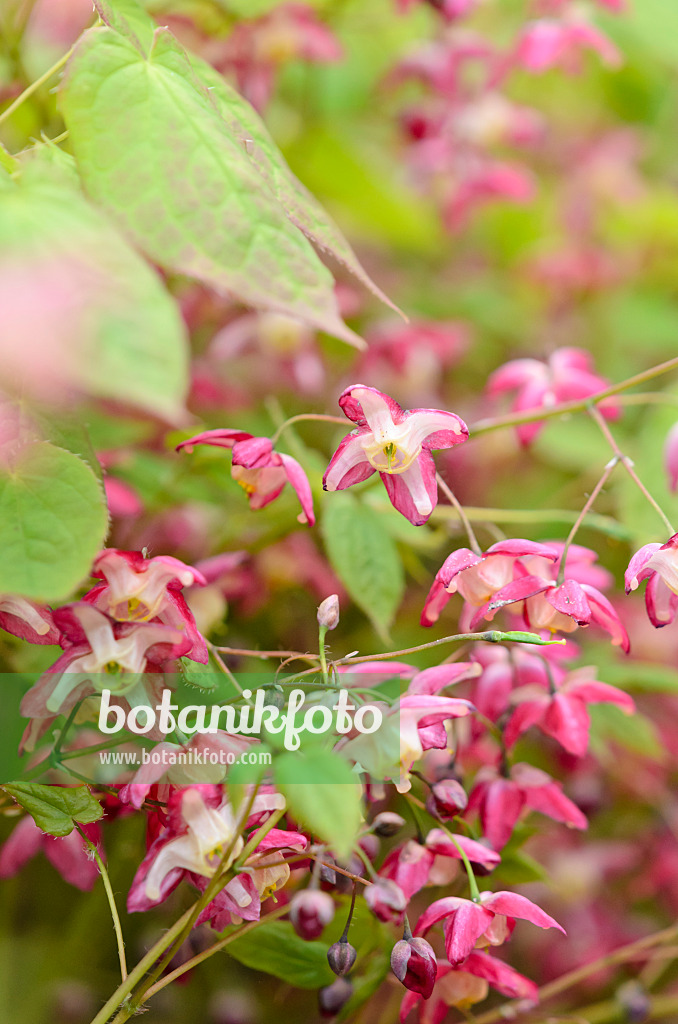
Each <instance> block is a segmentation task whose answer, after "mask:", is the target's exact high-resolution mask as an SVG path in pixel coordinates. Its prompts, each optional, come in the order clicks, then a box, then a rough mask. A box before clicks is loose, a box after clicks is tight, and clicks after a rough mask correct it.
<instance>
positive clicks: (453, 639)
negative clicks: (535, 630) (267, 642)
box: [334, 629, 524, 665]
mask: <svg viewBox="0 0 678 1024" xmlns="http://www.w3.org/2000/svg"><path fill="white" fill-rule="evenodd" d="M503 636H505V634H504V633H502V632H501V630H498V629H489V630H486V631H485V632H484V633H455V634H453V635H452V636H443V637H440V639H439V640H430V641H429V642H428V643H427V644H418V645H417V646H416V647H404V648H403V649H402V650H401V651H386V652H384V653H383V654H364V655H360V656H356V657H354V656H351V657H349V658H339V660H338V661H335V662H334V664H335V665H357V664H360V663H362V662H363V661H383V660H384V659H385V658H399V657H400V656H401V655H403V654H416V653H417V651H426V650H428V649H429V648H430V647H440V645H441V644H449V643H457V642H458V643H461V642H462V641H465V640H472V641H475V640H479V641H480V640H482V641H485V642H486V643H490V644H496V643H500V642H501V638H502V637H503ZM507 642H508V641H507ZM521 642H524V641H521Z"/></svg>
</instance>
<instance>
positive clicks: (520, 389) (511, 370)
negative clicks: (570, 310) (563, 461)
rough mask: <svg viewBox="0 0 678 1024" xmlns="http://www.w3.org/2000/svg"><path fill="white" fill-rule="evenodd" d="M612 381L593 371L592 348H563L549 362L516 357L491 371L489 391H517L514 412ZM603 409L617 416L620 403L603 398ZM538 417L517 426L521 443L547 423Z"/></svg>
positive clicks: (590, 392) (594, 390) (596, 389)
mask: <svg viewBox="0 0 678 1024" xmlns="http://www.w3.org/2000/svg"><path fill="white" fill-rule="evenodd" d="M608 384H609V381H607V380H605V378H604V377H599V376H598V375H597V374H596V373H594V371H593V361H592V359H591V356H590V354H589V353H588V352H585V351H584V350H583V349H580V348H559V349H556V351H555V352H554V353H553V355H551V356H550V357H549V359H548V360H547V362H541V360H539V359H513V360H511V361H510V362H508V363H505V364H504V365H503V366H500V367H499V369H498V370H495V372H494V373H493V374H491V376H490V379H489V381H488V384H487V393H488V394H489V395H491V396H494V395H499V394H503V393H504V392H505V391H516V392H517V394H516V397H515V399H514V401H513V404H512V406H511V411H512V412H529V411H530V410H532V409H540V408H548V407H549V406H552V405H557V404H559V403H560V402H570V401H575V400H577V399H581V398H588V397H589V396H590V395H595V394H597V393H598V392H599V391H602V390H603V389H604V388H606V387H607V386H608ZM599 409H600V411H601V413H602V414H603V416H605V417H606V419H615V418H616V417H617V416H618V415H619V411H620V407H619V404H618V403H617V402H615V401H614V400H607V401H605V402H601V403H600V405H599ZM543 425H544V424H543V422H540V421H539V420H535V421H534V422H532V423H523V424H521V425H520V426H518V427H517V428H516V430H517V434H518V438H519V440H520V443H521V444H523V445H528V444H530V443H531V442H532V441H534V439H535V437H536V436H537V434H538V433H539V431H540V430H541V429H542V427H543Z"/></svg>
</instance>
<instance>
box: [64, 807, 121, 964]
mask: <svg viewBox="0 0 678 1024" xmlns="http://www.w3.org/2000/svg"><path fill="white" fill-rule="evenodd" d="M75 827H76V828H77V830H78V832H79V833H80V835H81V836H82V838H83V839H84V841H85V843H86V845H87V848H88V850H89V851H90V853H91V854H92V856H93V857H94V860H95V861H96V863H97V866H98V868H99V871H100V872H101V879H102V881H103V883H104V889H105V890H106V899H107V900H108V906H109V907H110V910H111V917H112V918H113V930H114V931H115V939H116V942H117V944H118V959H119V961H120V976H121V979H122V981H123V983H124V981H125V978H126V977H127V960H126V959H125V940H124V938H123V934H122V925H121V924H120V915H119V914H118V908H117V907H116V905H115V896H114V895H113V889H112V888H111V880H110V878H109V877H108V871H107V870H106V865H105V864H104V862H103V860H102V859H101V857H100V855H99V851H98V850H97V848H96V846H95V844H94V843H92V842H91V841H90V840H89V839H88V838H87V836H86V835H85V833H84V831H83V829H82V828H81V827H80V825H78V824H77V823H76V826H75Z"/></svg>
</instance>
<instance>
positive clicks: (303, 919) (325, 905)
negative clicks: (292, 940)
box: [290, 889, 334, 940]
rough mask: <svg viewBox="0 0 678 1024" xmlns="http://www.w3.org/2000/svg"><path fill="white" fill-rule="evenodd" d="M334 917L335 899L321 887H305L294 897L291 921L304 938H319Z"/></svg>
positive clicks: (291, 905)
mask: <svg viewBox="0 0 678 1024" xmlns="http://www.w3.org/2000/svg"><path fill="white" fill-rule="evenodd" d="M333 917H334V900H333V899H332V897H331V896H330V895H329V893H326V892H321V891H320V890H319V889H304V890H303V891H302V892H297V893H295V894H294V896H293V897H292V901H291V903H290V921H291V922H292V924H293V926H294V930H295V932H296V933H297V935H300V936H301V938H302V939H307V940H310V939H317V938H318V936H319V935H320V934H321V933H322V930H323V928H324V927H325V925H326V924H329V923H330V921H331V920H332V918H333Z"/></svg>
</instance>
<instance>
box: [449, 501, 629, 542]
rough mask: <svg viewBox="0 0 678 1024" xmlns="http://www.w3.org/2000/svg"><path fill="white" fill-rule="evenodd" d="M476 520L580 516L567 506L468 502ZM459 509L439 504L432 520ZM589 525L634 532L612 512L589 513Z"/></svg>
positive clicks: (617, 533) (614, 532)
mask: <svg viewBox="0 0 678 1024" xmlns="http://www.w3.org/2000/svg"><path fill="white" fill-rule="evenodd" d="M464 511H465V512H466V515H467V516H468V518H469V519H470V520H471V522H472V523H481V524H483V523H493V524H494V523H509V524H510V523H564V524H565V525H568V524H571V523H573V522H574V520H575V519H576V516H577V513H576V512H573V511H572V510H571V509H564V508H544V509H541V508H537V509H532V508H481V507H478V506H471V505H467V506H466V508H465V509H464ZM452 516H454V517H455V518H456V512H455V510H454V509H452V508H450V507H449V505H438V506H437V507H436V508H434V510H433V514H432V516H431V520H436V519H444V520H446V519H450V518H452ZM588 525H589V526H590V527H592V528H593V529H595V530H598V531H600V533H606V534H608V535H609V536H611V537H618V538H619V539H620V540H629V539H630V538H631V533H630V532H629V530H628V529H627V528H626V527H625V526H623V525H622V524H621V523H618V522H617V520H616V519H613V518H612V516H602V515H598V514H597V513H595V512H594V513H592V514H591V515H590V516H589V523H588Z"/></svg>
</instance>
